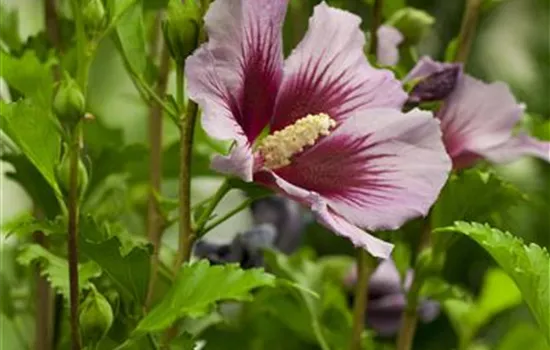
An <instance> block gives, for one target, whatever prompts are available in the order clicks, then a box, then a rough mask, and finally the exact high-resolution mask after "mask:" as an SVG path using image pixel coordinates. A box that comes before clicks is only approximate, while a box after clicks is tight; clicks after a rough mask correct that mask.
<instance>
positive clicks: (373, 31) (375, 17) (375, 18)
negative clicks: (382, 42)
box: [369, 0, 384, 55]
mask: <svg viewBox="0 0 550 350" xmlns="http://www.w3.org/2000/svg"><path fill="white" fill-rule="evenodd" d="M383 3H384V1H383V0H374V5H373V8H372V22H371V26H370V46H369V53H370V54H372V55H376V52H377V49H378V35H377V32H378V27H380V24H381V23H382V6H383V5H384V4H383Z"/></svg>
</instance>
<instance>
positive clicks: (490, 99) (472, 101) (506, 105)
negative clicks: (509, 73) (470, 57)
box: [436, 75, 523, 167]
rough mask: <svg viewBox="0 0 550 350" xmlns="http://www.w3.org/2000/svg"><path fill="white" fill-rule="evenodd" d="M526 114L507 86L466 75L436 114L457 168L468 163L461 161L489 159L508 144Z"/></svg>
mask: <svg viewBox="0 0 550 350" xmlns="http://www.w3.org/2000/svg"><path fill="white" fill-rule="evenodd" d="M522 111H523V108H522V106H521V105H519V104H518V103H517V102H516V100H515V98H514V96H513V95H512V93H511V92H510V90H509V89H508V87H507V86H506V84H504V83H492V84H486V83H484V82H482V81H479V80H477V79H474V78H472V77H470V76H467V75H464V76H463V77H462V79H460V80H459V81H458V82H457V85H456V87H455V90H454V91H453V93H451V95H449V97H448V98H447V99H446V100H445V102H444V105H443V107H442V108H441V110H440V111H439V112H438V113H437V114H436V117H437V118H439V119H440V120H441V129H442V131H443V140H444V142H445V146H446V148H447V151H448V153H449V155H450V156H451V158H452V159H453V161H454V162H455V167H456V166H457V164H458V163H462V164H463V165H464V164H465V162H463V161H460V162H459V160H461V158H464V157H466V158H472V157H470V156H471V155H476V156H481V157H488V156H489V153H487V152H490V151H491V150H494V149H496V148H499V147H501V146H504V145H505V144H507V143H508V142H509V141H510V140H511V137H512V131H513V129H514V127H515V126H516V124H517V123H518V121H519V119H520V116H521V114H522ZM466 165H467V164H466Z"/></svg>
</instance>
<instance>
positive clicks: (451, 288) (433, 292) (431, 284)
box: [420, 277, 473, 302]
mask: <svg viewBox="0 0 550 350" xmlns="http://www.w3.org/2000/svg"><path fill="white" fill-rule="evenodd" d="M420 295H421V296H422V297H423V298H425V299H432V300H437V301H439V302H445V301H447V300H450V299H459V300H463V301H466V302H472V299H473V297H472V295H471V294H470V293H469V292H468V291H467V290H465V289H463V288H461V287H459V286H456V285H452V284H449V283H447V282H446V281H444V280H443V279H441V278H439V277H429V278H427V279H426V281H424V283H423V284H422V289H421V290H420Z"/></svg>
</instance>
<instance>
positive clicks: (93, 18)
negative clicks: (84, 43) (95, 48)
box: [82, 0, 107, 38]
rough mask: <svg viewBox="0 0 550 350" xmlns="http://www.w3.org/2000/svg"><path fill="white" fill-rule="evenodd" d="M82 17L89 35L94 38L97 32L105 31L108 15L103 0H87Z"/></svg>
mask: <svg viewBox="0 0 550 350" xmlns="http://www.w3.org/2000/svg"><path fill="white" fill-rule="evenodd" d="M82 19H83V21H84V27H85V28H86V34H87V35H88V36H89V37H91V38H93V37H94V36H96V34H97V33H100V32H101V31H103V30H104V29H105V27H106V26H107V16H106V15H105V7H104V6H103V3H102V2H101V0H85V3H84V8H83V9H82Z"/></svg>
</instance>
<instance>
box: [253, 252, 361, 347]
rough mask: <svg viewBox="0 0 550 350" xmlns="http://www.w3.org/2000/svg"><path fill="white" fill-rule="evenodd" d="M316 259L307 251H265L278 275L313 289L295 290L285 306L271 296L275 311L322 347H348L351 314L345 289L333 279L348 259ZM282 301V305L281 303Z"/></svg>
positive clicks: (276, 314) (270, 264) (300, 334)
mask: <svg viewBox="0 0 550 350" xmlns="http://www.w3.org/2000/svg"><path fill="white" fill-rule="evenodd" d="M313 258H314V257H313V256H312V254H311V253H310V251H308V250H303V251H301V252H299V253H296V254H294V255H292V256H290V257H287V256H285V255H284V254H280V253H277V252H274V251H266V252H265V256H264V261H265V263H266V265H267V266H268V267H269V268H270V270H272V271H274V273H275V274H276V275H277V276H279V277H282V278H286V279H289V280H291V281H293V282H294V283H296V284H298V285H300V286H301V287H302V288H305V289H306V290H307V291H311V292H305V291H303V290H296V291H295V295H294V296H293V297H292V295H291V297H292V298H289V297H288V296H287V297H286V299H288V300H285V301H284V303H286V304H288V305H286V306H285V304H284V303H283V301H280V300H278V299H280V298H277V297H274V298H272V299H273V301H271V302H272V303H275V305H277V306H276V307H275V308H274V309H273V310H272V313H273V315H274V316H276V317H278V318H279V319H280V320H281V322H283V323H285V324H288V325H290V326H291V327H292V329H293V331H294V332H295V333H296V334H297V335H299V336H300V338H301V339H304V340H307V341H309V342H316V343H318V345H319V346H320V347H321V348H322V349H329V348H334V349H344V348H347V347H348V346H349V344H348V341H349V337H348V335H349V333H350V332H351V314H350V311H349V309H348V306H347V303H346V302H345V296H344V294H343V290H342V288H337V287H335V286H336V285H335V284H334V282H332V283H331V281H330V278H331V277H332V278H334V277H335V276H334V275H341V274H342V271H343V268H345V267H344V266H345V265H347V263H349V260H347V259H345V258H337V257H334V258H323V259H322V260H319V261H312V259H313ZM327 277H328V278H327ZM270 300H271V299H270ZM267 302H268V301H266V303H267ZM279 303H282V304H281V305H280V306H279V305H278V304H279ZM285 307H286V308H288V309H292V312H285V311H283V310H285ZM335 320H337V321H336V323H334V322H335ZM342 335H345V336H342Z"/></svg>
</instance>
